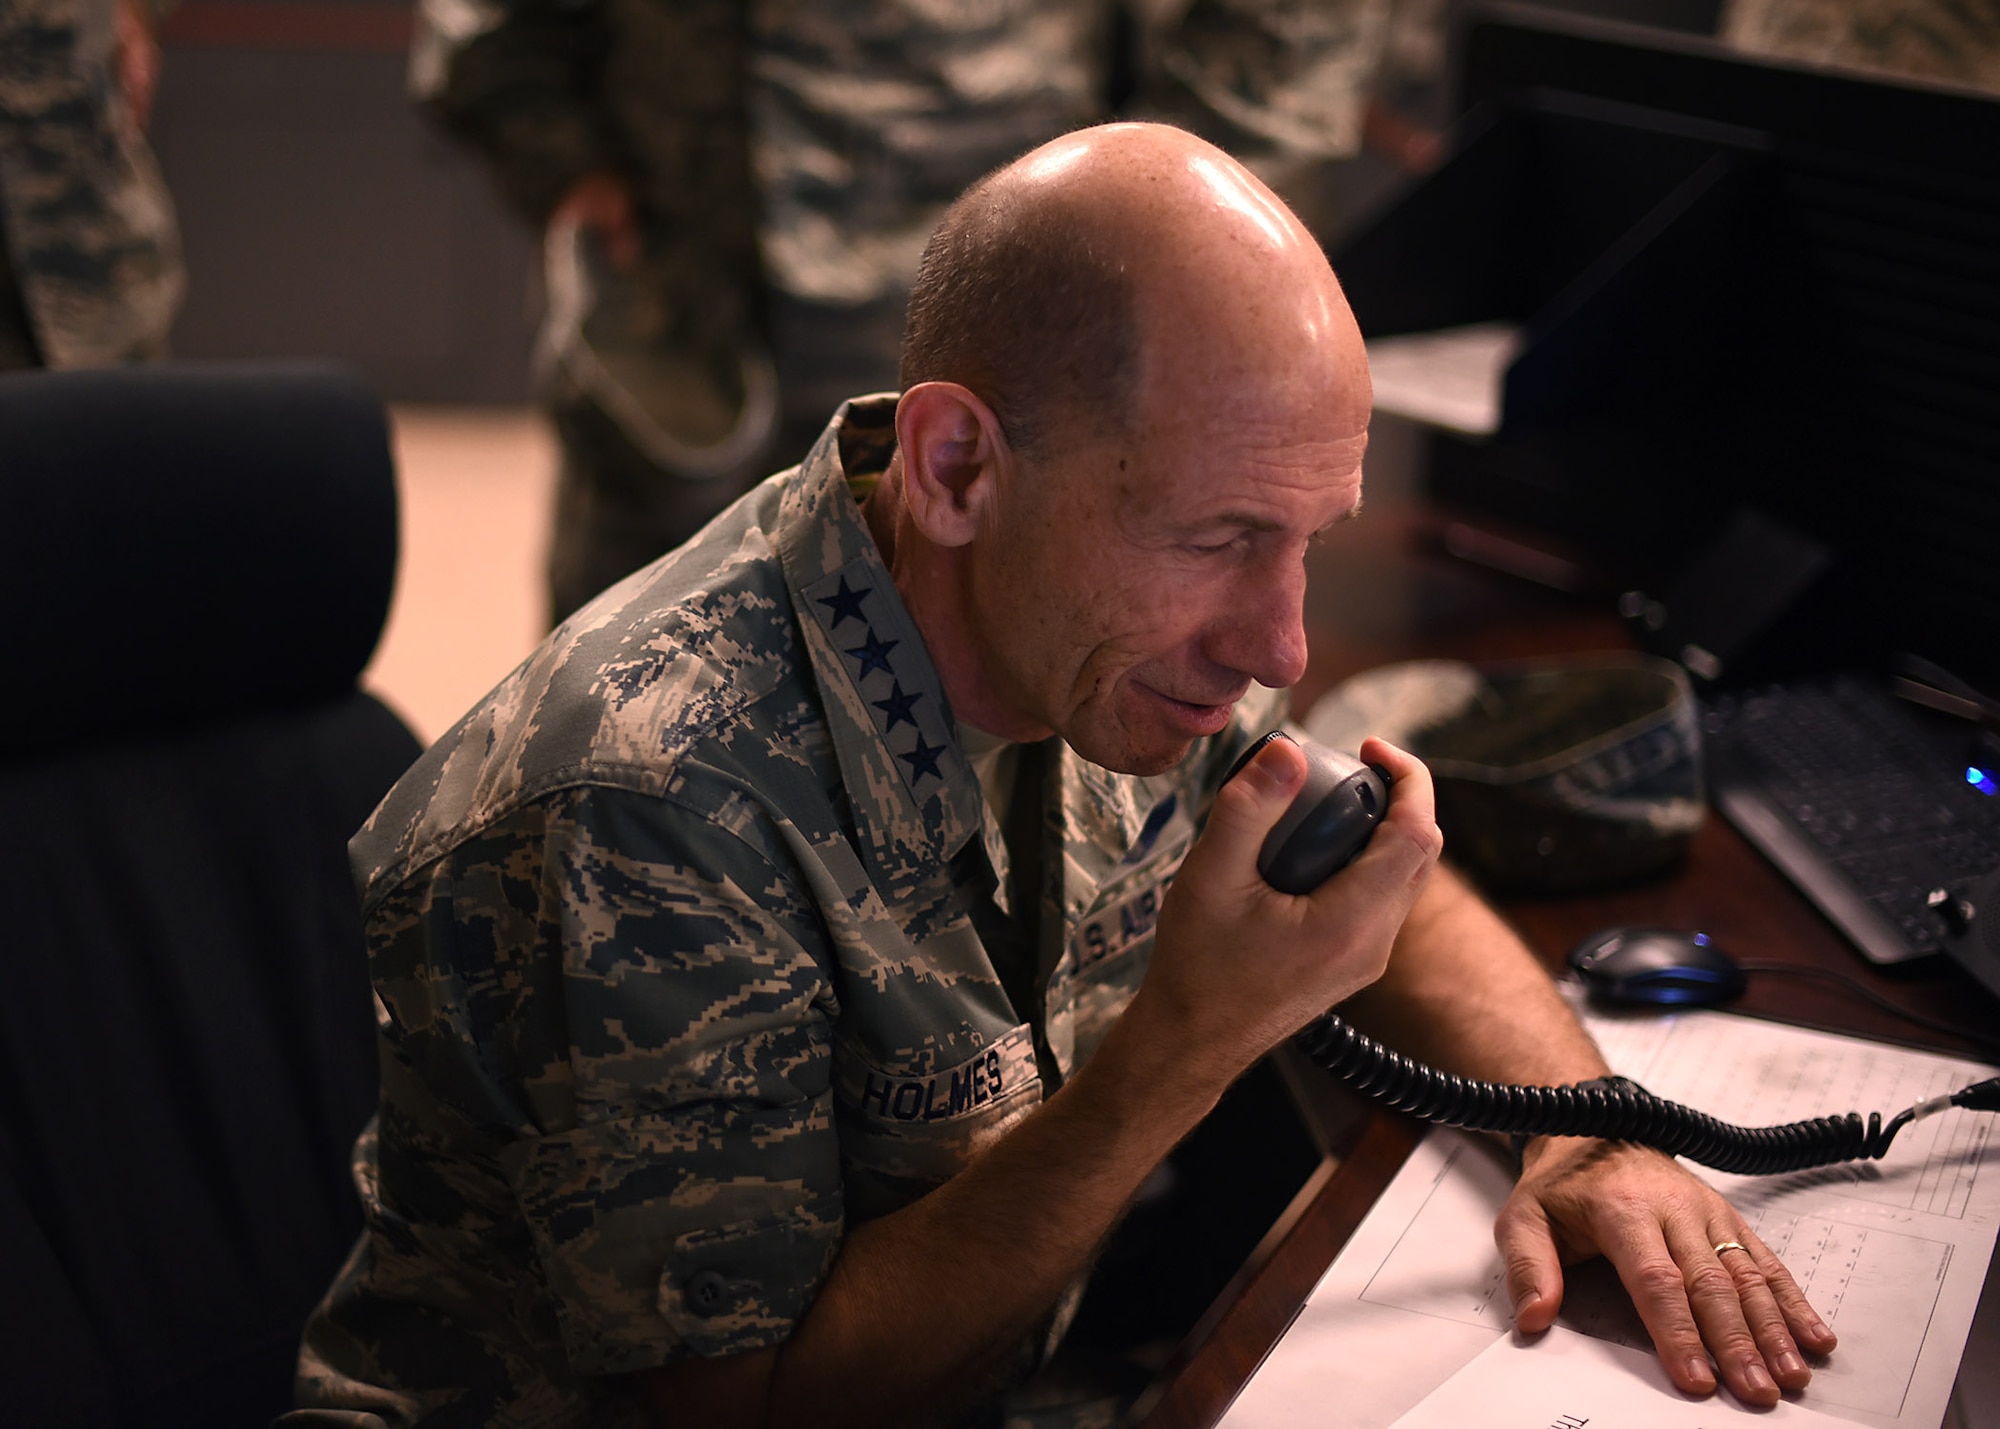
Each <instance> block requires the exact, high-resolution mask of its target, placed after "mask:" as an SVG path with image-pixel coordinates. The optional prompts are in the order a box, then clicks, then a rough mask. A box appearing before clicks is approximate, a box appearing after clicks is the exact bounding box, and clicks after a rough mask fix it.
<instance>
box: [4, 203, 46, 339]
mask: <svg viewBox="0 0 2000 1429" xmlns="http://www.w3.org/2000/svg"><path fill="white" fill-rule="evenodd" d="M41 365H42V354H41V351H40V349H39V348H37V347H36V345H35V330H34V328H33V326H32V325H31V324H30V323H29V320H28V309H27V306H26V305H25V304H24V303H23V302H22V301H21V289H20V286H19V284H17V283H16V282H15V281H14V269H13V266H12V260H11V259H10V258H9V257H8V256H7V230H6V228H5V226H4V225H0V372H14V371H18V370H20V369H21V368H24V367H40V366H41Z"/></svg>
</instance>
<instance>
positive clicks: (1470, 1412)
mask: <svg viewBox="0 0 2000 1429" xmlns="http://www.w3.org/2000/svg"><path fill="white" fill-rule="evenodd" d="M1751 1423H1757V1424H1766V1425H1776V1426H1778V1429H1813V1426H1820V1429H1845V1421H1843V1420H1839V1419H1829V1418H1828V1417H1827V1416H1826V1415H1824V1414H1819V1413H1815V1412H1814V1411H1813V1410H1811V1409H1808V1408H1807V1407H1806V1406H1805V1405H1803V1404H1800V1403H1797V1402H1795V1401H1787V1402H1785V1403H1782V1404H1779V1405H1778V1406H1777V1407H1776V1408H1774V1409H1768V1410H1766V1409H1746V1408H1744V1407H1743V1406H1742V1405H1741V1404H1739V1403H1738V1402H1737V1401H1736V1400H1734V1399H1732V1398H1730V1397H1729V1393H1728V1391H1727V1390H1719V1391H1717V1392H1716V1393H1715V1394H1712V1395H1708V1396H1706V1397H1704V1398H1701V1399H1690V1398H1689V1397H1688V1396H1686V1395H1684V1394H1682V1393H1681V1392H1680V1391H1679V1390H1678V1389H1675V1388H1674V1386H1673V1385H1672V1383H1671V1382H1669V1381H1668V1379H1667V1372H1666V1371H1665V1370H1664V1369H1662V1368H1660V1362H1659V1360H1657V1359H1655V1358H1654V1357H1653V1356H1652V1355H1651V1354H1648V1353H1645V1352H1643V1351H1640V1350H1631V1349H1627V1348H1625V1347H1624V1346H1623V1345H1614V1344H1611V1343H1609V1342H1607V1341H1605V1340H1593V1339H1591V1338H1590V1337H1589V1336H1588V1335H1579V1334H1577V1333H1576V1332H1575V1331H1573V1330H1565V1329H1563V1328H1562V1326H1560V1325H1558V1326H1556V1327H1555V1328H1554V1329H1552V1330H1550V1331H1549V1332H1548V1333H1547V1334H1545V1335H1540V1336H1537V1337H1536V1338H1535V1339H1533V1340H1531V1341H1525V1342H1524V1341H1520V1340H1516V1339H1515V1338H1514V1337H1513V1336H1512V1335H1503V1336H1501V1337H1500V1338H1499V1339H1497V1340H1495V1341H1494V1342H1493V1343H1492V1344H1490V1345H1488V1346H1487V1347H1486V1348H1485V1349H1484V1350H1482V1351H1480V1353H1479V1354H1478V1355H1476V1356H1475V1357H1474V1358H1473V1361H1472V1363H1471V1364H1469V1365H1467V1366H1466V1367H1465V1368H1464V1369H1462V1370H1460V1371H1459V1372H1458V1373H1457V1374H1455V1375H1453V1376H1452V1377H1451V1378H1450V1379H1448V1380H1446V1381H1445V1382H1444V1383H1443V1384H1442V1385H1440V1386H1439V1387H1438V1388H1437V1389H1435V1390H1433V1391H1432V1392H1431V1393H1430V1394H1429V1395H1427V1396H1426V1397H1425V1398H1424V1401H1423V1403H1421V1404H1419V1405H1418V1406H1417V1407H1416V1408H1415V1409H1412V1410H1411V1411H1410V1412H1409V1413H1408V1414H1405V1415H1404V1416H1403V1417H1402V1418H1401V1419H1398V1420H1397V1421H1396V1423H1395V1426H1394V1429H1473V1426H1477V1429H1551V1426H1553V1429H1586V1426H1588V1429H1726V1426H1728V1425H1732V1424H1736V1425H1748V1424H1751Z"/></svg>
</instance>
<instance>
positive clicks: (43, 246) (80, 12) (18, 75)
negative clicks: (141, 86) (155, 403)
mask: <svg viewBox="0 0 2000 1429" xmlns="http://www.w3.org/2000/svg"><path fill="white" fill-rule="evenodd" d="M116 10H117V7H116V5H115V3H114V0H6V3H5V4H0V242H4V244H5V250H6V251H5V253H4V254H0V282H5V281H6V279H7V273H8V270H9V269H11V270H12V282H13V284H14V285H15V286H16V287H17V288H18V290H19V295H20V299H21V304H22V307H23V308H24V309H25V311H26V314H27V318H28V324H29V327H30V329H31V336H32V337H33V339H34V344H35V347H36V349H37V351H38V355H39V357H40V359H41V361H42V363H43V364H44V365H46V366H49V367H88V366H95V365H99V364H103V363H111V362H123V361H131V360H135V359H138V358H145V357H156V356H160V355H162V354H163V353H164V351H165V347H166V340H167V329H168V328H169V327H170V326H171V325H172V323H173V319H174V313H175V311H176V309H177V308H178V307H179V305H180V298H181V289H182V286H183V275H182V271H181V260H180V238H179V233H178V230H177V229H176V227H175V224H174V214H173V206H172V203H171V201H170V200H169V199H168V196H167V189H166V184H165V183H164V181H163V180H162V179H161V177H160V171H159V168H158V166H157V165H156V164H155V163H154V161H153V155H152V151H151V150H150V149H148V148H147V147H146V143H145V140H144V139H143V138H141V137H140V134H139V130H138V126H137V125H136V124H135V123H134V122H133V119H132V116H131V114H130V112H129V111H128V110H127V108H126V106H125V100H124V97H123V95H122V93H121V92H120V90H119V88H118V85H117V84H116V82H115V80H114V68H115V67H114V63H113V61H114V58H115V54H116V35H115V31H114V21H115V18H116Z"/></svg>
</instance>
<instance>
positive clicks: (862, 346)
mask: <svg viewBox="0 0 2000 1429" xmlns="http://www.w3.org/2000/svg"><path fill="white" fill-rule="evenodd" d="M1117 8H1118V7H1117V6H1116V5H1115V4H1114V3H1113V0H421V3H420V4H419V7H418V30H417V38H416V43H415V46H414V49H413V52H412V61H411V82H412V87H413V89H414V92H415V93H416V95H417V97H418V98H419V100H420V101H421V102H422V104H423V105H424V106H425V108H426V109H427V110H428V111H429V112H430V113H431V114H433V115H434V116H435V117H437V118H438V119H439V120H440V121H441V122H443V123H444V124H445V125H446V127H447V128H449V129H450V130H451V131H452V132H453V133H455V134H457V135H458V136H460V137H461V138H462V139H464V140H466V141H467V142H469V143H470V144H471V145H473V146H474V147H475V148H476V149H477V150H478V151H479V152H480V153H481V154H482V155H483V156H484V157H485V159H486V160H487V161H488V163H489V165H490V166H491V168H492V170H493V172H494V173H495V175H496V176H497V177H498V179H499V181H500V183H501V186H502V188H503V189H504V190H505V192H506V193H507V194H508V195H509V196H510V197H511V198H512V200H513V202H514V204H515V206H516V207H517V208H518V209H519V210H520V211H521V212H522V213H523V214H524V215H525V216H527V217H528V218H529V219H530V220H531V221H532V222H534V223H535V224H536V225H537V226H538V227H540V226H542V225H543V224H545V223H546V222H547V220H548V218H549V215H550V213H551V211H552V210H553V209H554V208H555V206H556V204H557V201H558V199H559V198H560V197H561V196H562V194H563V193H564V192H565V191H566V190H567V189H568V188H569V187H570V186H571V185H572V184H574V183H575V182H576V181H577V180H578V179H580V178H582V177H583V176H584V175H586V174H589V173H591V172H593V171H595V170H601V169H608V170H612V171H614V172H616V173H619V174H622V175H624V176H625V177H626V178H628V179H629V180H630V181H631V182H632V183H633V185H634V186H635V189H636V192H637V196H638V201H639V218H640V227H641V231H642V236H643V240H644V249H645V256H644V258H643V260H642V262H641V265H640V271H639V272H638V273H636V274H633V275H630V277H629V278H627V279H623V280H621V281H619V282H617V283H615V284H608V285H606V288H605V290H604V292H605V296H604V298H603V301H605V302H616V303H617V304H618V305H619V306H620V308H621V312H620V314H619V316H618V320H617V321H615V322H611V323H603V324H598V323H594V322H593V315H592V313H591V312H590V311H585V312H584V313H582V314H581V316H580V322H581V323H582V324H583V325H584V326H585V327H586V328H589V329H591V330H592V331H594V332H597V333H598V334H599V337H598V338H597V339H594V340H602V341H606V342H615V343H620V344H624V345H626V346H627V347H628V348H629V349H633V350H636V351H644V352H652V353H654V354H659V353H663V352H666V353H672V354H675V356H676V366H677V368H678V369H679V371H680V373H681V376H680V379H679V386H680V389H681V390H680V394H679V395H678V397H677V398H676V399H675V400H673V401H669V402H662V403H660V404H659V406H658V407H657V408H656V409H655V411H654V414H653V415H654V416H655V417H656V418H657V419H658V420H659V421H660V422H661V424H662V425H666V426H672V425H674V421H675V415H674V409H678V411H679V412H680V413H683V414H685V413H688V412H694V413H710V412H717V411H719V412H722V413H725V414H737V413H740V412H742V411H743V410H744V409H745V405H746V397H745V383H744V381H743V379H742V374H743V373H744V372H745V371H746V370H749V369H751V368H754V367H755V366H756V365H757V364H758V363H759V362H760V361H761V360H763V355H764V353H765V352H766V351H768V352H769V353H770V356H771V358H773V359H774V360H775V362H776V366H777V389H778V404H779V416H778V421H777V423H776V429H775V432H774V434H773V436H772V438H771V441H770V442H769V444H768V445H767V446H766V447H765V448H764V449H762V450H760V451H759V452H758V453H756V455H755V456H753V457H751V458H749V459H746V460H745V461H744V462H743V463H742V464H741V465H740V466H739V467H738V468H737V469H736V470H735V471H733V472H732V473H730V474H728V475H726V476H723V477H713V476H704V477H701V478H699V479H697V478H696V476H695V474H694V473H691V472H689V471H687V470H682V469H672V468H667V467H665V466H663V465H662V464H661V463H659V462H657V461H655V460H653V459H652V458H650V457H649V456H648V455H647V454H646V452H645V450H644V443H643V442H635V440H634V439H633V438H632V437H631V435H629V425H628V424H626V423H623V422H621V420H620V419H619V418H618V417H617V416H616V414H615V413H614V412H613V410H612V406H611V404H607V403H606V402H605V401H604V400H603V399H602V398H601V397H600V396H599V395H598V394H596V393H594V392H593V391H591V390H590V386H589V383H588V382H587V381H584V380H580V379H579V378H578V376H577V375H576V373H575V372H574V371H572V370H570V369H569V368H567V367H566V366H565V365H564V364H563V363H561V362H559V361H550V362H545V363H544V364H543V373H542V381H543V385H544V388H545V390H546V391H547V394H548V399H549V403H550V408H551V413H552V415H553V417H554V419H555V423H556V428H557V432H558V435H559V437H560V439H561V444H562V450H563V470H562V473H561V475H560V478H559V483H558V488H559V489H558V496H557V514H556V531H555V538H554V544H553V548H552V554H551V561H550V574H551V584H552V587H553V589H552V596H553V604H554V607H555V610H556V613H557V614H558V615H559V616H560V615H562V614H566V613H567V612H568V611H569V610H572V609H574V608H575V607H576V606H577V605H579V604H581V603H582V601H583V600H585V599H587V598H588V597H589V596H591V595H593V594H595V593H596V592H597V591H598V590H599V589H601V588H602V586H603V585H604V584H606V583H608V582H609V581H610V580H613V579H616V578H618V577H619V576H622V575H624V574H625V573H626V572H628V571H630V570H632V569H634V568H635V567H636V566H637V565H639V564H641V563H643V561H644V560H647V559H650V558H651V557H652V556H653V555H656V554H658V553H659V552H661V551H664V550H667V549H669V548H671V547H672V546H674V545H676V544H678V543H679V542H680V541H681V540H683V539H685V538H686V537H687V536H689V535H691V534H692V533H693V532H694V531H695V530H696V529H698V528H699V526H700V525H701V524H702V522H704V521H705V520H706V519H707V518H708V516H709V515H711V514H713V512H714V511H715V510H717V509H718V508H719V507H720V505H721V504H723V503H724V502H726V501H727V500H728V499H729V498H730V497H731V496H733V495H734V494H735V493H736V492H739V491H741V490H742V489H743V488H744V487H745V486H746V485H748V484H749V482H750V481H751V480H753V479H754V478H755V477H756V476H758V475H761V474H762V473H763V472H765V471H768V470H770V469H771V467H772V466H774V465H780V464H783V463H785V462H790V461H793V460H796V459H797V457H798V456H799V455H800V454H801V453H802V452H803V450H804V448H805V446H806V444H807V443H808V442H810V440H811V439H812V438H813V437H814V436H815V435H816V434H817V433H818V431H819V429H820V427H821V425H822V424H823V423H824V422H825V419H826V414H827V413H828V412H829V411H831V410H832V409H833V407H834V405H836V404H837V403H838V401H839V400H840V399H841V398H842V397H844V396H845V395H846V394H848V393H850V392H854V391H857V390H866V389H868V388H870V387H878V386H893V385H894V384H895V381H896V364H897V357H898V351H899V348H900V345H901V341H902V312H903V305H904V303H905V301H906V299H907V297H908V294H909V289H910V284H911V282H912V281H913V280H914V278H915V276H916V269H917V260H918V258H919V256H920V255H921V254H922V251H923V246H924V243H925V241H926V240H927V239H928V237H929V236H930V233H931V230H932V229H933V228H934V227H935V226H936V224H937V221H938V219H939V218H940V217H942V216H943V213H944V210H945V208H946V207H947V206H948V205H949V204H950V203H951V202H952V201H953V200H954V199H956V198H957V197H958V196H959V194H960V193H961V192H963V191H964V190H965V189H966V188H967V187H968V186H970V185H971V184H972V183H973V182H974V181H975V180H977V179H978V178H979V177H981V176H982V175H983V174H985V173H987V172H988V171H990V170H992V169H994V168H997V167H999V166H1000V165H1002V164H1004V163H1007V162H1008V161H1010V160H1012V159H1014V158H1015V157H1017V156H1018V155H1020V154H1021V153H1023V152H1025V151H1026V150H1028V149H1030V148H1033V147H1034V146H1035V145H1037V144H1040V143H1042V142H1044V141H1045V140H1048V139H1051V138H1054V137H1055V136H1056V135H1058V134H1061V133H1064V132H1065V131H1067V130H1070V129H1073V128H1076V127H1077V126H1079V125H1083V124H1089V123H1094V122H1097V121H1099V120H1102V119H1107V118H1110V117H1112V116H1111V114H1110V112H1109V110H1108V107H1107V103H1108V98H1107V97H1108V92H1109V89H1110V86H1111V83H1112V81H1111V72H1112V69H1113V63H1112V58H1111V55H1110V45H1111V43H1112V39H1113V35H1114V26H1113V14H1114V10H1116V9H1117ZM1129 8H1130V9H1131V10H1132V11H1133V12H1134V13H1135V15H1137V16H1138V17H1140V19H1141V20H1142V21H1143V24H1142V29H1143V30H1144V36H1143V39H1144V43H1143V44H1142V45H1141V46H1140V47H1139V49H1140V53H1139V54H1138V55H1137V56H1133V57H1129V58H1128V59H1127V60H1126V61H1124V63H1128V64H1135V65H1136V66H1137V67H1138V69H1139V71H1140V77H1141V81H1142V82H1141V86H1140V93H1139V94H1138V96H1137V98H1136V101H1135V107H1136V109H1137V110H1138V111H1139V112H1141V113H1145V114H1149V115H1157V116H1164V117H1167V118H1171V119H1173V120H1176V121H1177V122H1183V123H1187V124H1189V125H1190V126H1191V127H1194V128H1197V129H1199V130H1200V131H1201V132H1203V133H1204V134H1206V135H1207V136H1208V137H1210V138H1212V139H1214V140H1216V141H1217V142H1218V143H1221V144H1222V145H1223V146H1224V147H1226V148H1230V149H1232V150H1234V151H1237V152H1239V153H1242V152H1245V151H1246V150H1247V149H1262V150H1264V151H1267V152H1273V153H1289V154H1295V155H1309V156H1312V157H1315V158H1317V157H1324V156H1327V155H1330V154H1338V153H1350V152H1353V151H1354V150H1355V149H1356V148H1358V146H1359V143H1360V125H1361V118H1360V116H1361V109H1362V104H1363V102H1364V99H1365V90H1366V87H1367V84H1368V83H1369V81H1370V80H1371V78H1372V76H1373V74H1374V70H1375V67H1376V64H1377V62H1378V61H1379V59H1380V58H1381V54H1382V51H1383V48H1384V46H1385V44H1386V43H1387V39H1388V33H1387V24H1386V17H1387V15H1388V11H1389V6H1388V4H1387V0H1149V3H1145V4H1142V5H1134V6H1130V7H1129ZM551 266H552V272H553V268H554V264H553V263H552V265H551ZM550 286H551V289H552V290H553V289H555V288H556V287H557V286H559V285H558V284H557V282H556V281H555V280H554V278H553V276H552V279H551V284H550ZM552 326H553V324H552ZM566 342H567V339H566V337H565V336H564V335H562V334H559V333H556V332H554V331H551V332H550V333H548V334H545V339H544V342H543V350H544V352H545V353H548V352H558V351H562V350H565V347H566ZM690 393H697V394H698V396H697V397H696V398H695V399H694V400H689V397H688V394H690ZM680 420H681V422H682V426H681V428H680V431H681V434H682V435H685V436H689V437H694V436H698V435H700V434H701V433H700V432H699V431H698V430H696V429H697V428H699V427H700V426H701V425H702V423H701V421H700V420H699V419H690V418H687V417H685V416H682V417H681V418H680ZM709 425H711V426H712V425H713V423H710V424H709Z"/></svg>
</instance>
